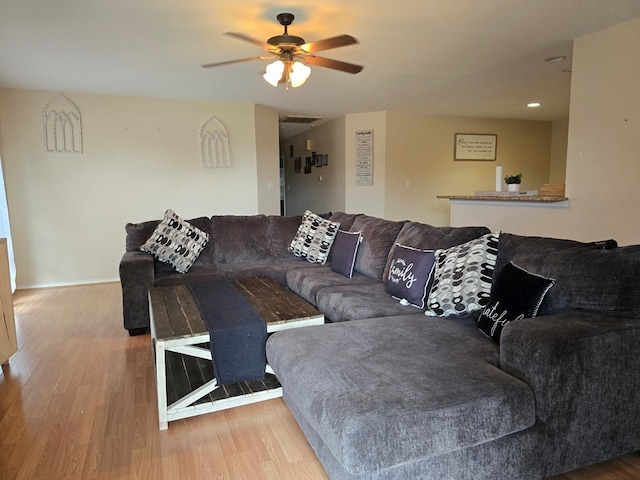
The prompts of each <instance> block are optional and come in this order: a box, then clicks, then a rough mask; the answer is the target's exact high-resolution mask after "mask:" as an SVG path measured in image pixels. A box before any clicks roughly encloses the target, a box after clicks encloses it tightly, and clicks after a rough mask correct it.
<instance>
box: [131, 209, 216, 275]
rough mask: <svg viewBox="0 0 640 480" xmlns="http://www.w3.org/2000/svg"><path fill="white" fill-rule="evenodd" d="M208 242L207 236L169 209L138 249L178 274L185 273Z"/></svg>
mask: <svg viewBox="0 0 640 480" xmlns="http://www.w3.org/2000/svg"><path fill="white" fill-rule="evenodd" d="M208 241H209V234H208V233H205V232H203V231H202V230H200V229H199V228H197V227H194V226H193V225H191V224H190V223H189V222H187V221H186V220H183V219H182V218H180V217H179V216H178V215H176V213H175V212H174V211H173V210H171V209H169V210H167V211H166V212H164V219H163V220H162V222H160V224H159V225H158V226H157V227H156V229H155V230H154V231H153V233H152V234H151V236H150V237H149V239H148V240H147V241H146V242H145V243H144V245H142V246H141V247H140V250H142V251H143V252H149V253H151V254H153V256H154V257H156V258H157V259H158V260H160V261H162V262H166V263H168V264H169V265H171V266H172V267H173V268H175V269H176V270H177V271H178V272H180V273H185V272H187V271H188V270H189V269H190V268H191V266H192V265H193V264H194V263H195V261H196V260H197V259H198V255H200V252H201V251H202V249H203V248H204V247H205V245H206V244H207V242H208Z"/></svg>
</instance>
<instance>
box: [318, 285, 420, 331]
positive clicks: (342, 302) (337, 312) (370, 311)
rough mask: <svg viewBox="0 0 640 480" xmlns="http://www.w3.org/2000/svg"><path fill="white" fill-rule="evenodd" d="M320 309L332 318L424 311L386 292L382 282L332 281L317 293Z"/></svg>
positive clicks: (356, 318)
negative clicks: (338, 283) (399, 300)
mask: <svg viewBox="0 0 640 480" xmlns="http://www.w3.org/2000/svg"><path fill="white" fill-rule="evenodd" d="M316 300H317V307H318V310H320V311H321V312H323V313H324V315H325V318H327V319H328V320H329V321H331V322H344V321H347V320H360V319H363V318H373V317H386V316H395V315H407V314H412V313H419V312H422V311H423V309H420V308H417V307H415V306H413V305H402V304H401V303H400V302H398V300H396V299H395V298H393V297H392V296H391V295H389V294H388V293H387V287H386V285H385V284H384V283H382V282H375V283H365V284H349V285H335V284H334V285H332V286H328V287H324V288H321V289H320V290H318V292H317V293H316Z"/></svg>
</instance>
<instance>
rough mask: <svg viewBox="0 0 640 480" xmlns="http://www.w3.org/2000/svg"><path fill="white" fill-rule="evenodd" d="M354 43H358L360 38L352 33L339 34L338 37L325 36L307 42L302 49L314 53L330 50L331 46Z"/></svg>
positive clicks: (343, 45) (336, 46)
mask: <svg viewBox="0 0 640 480" xmlns="http://www.w3.org/2000/svg"><path fill="white" fill-rule="evenodd" d="M354 43H358V40H356V39H355V38H354V37H352V36H351V35H338V36H337V37H331V38H325V39H324V40H318V41H317V42H309V43H305V44H304V45H302V46H301V47H300V49H301V50H304V51H305V52H307V53H313V52H321V51H323V50H329V49H330V48H338V47H345V46H347V45H353V44H354Z"/></svg>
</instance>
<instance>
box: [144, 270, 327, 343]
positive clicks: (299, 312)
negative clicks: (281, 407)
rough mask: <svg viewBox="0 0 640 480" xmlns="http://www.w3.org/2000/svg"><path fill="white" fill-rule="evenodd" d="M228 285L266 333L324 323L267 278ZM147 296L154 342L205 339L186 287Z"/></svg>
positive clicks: (309, 307)
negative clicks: (249, 307)
mask: <svg viewBox="0 0 640 480" xmlns="http://www.w3.org/2000/svg"><path fill="white" fill-rule="evenodd" d="M231 283H232V284H233V285H234V286H235V287H236V289H238V291H239V292H240V293H242V295H243V296H244V297H245V298H246V299H247V300H248V301H249V303H251V305H252V306H253V308H255V309H256V311H257V312H258V313H259V314H260V316H261V317H262V318H263V319H264V320H265V322H266V323H267V332H269V333H271V332H275V331H278V330H283V329H286V328H292V327H297V326H303V325H302V324H303V323H307V321H309V322H311V323H313V324H318V323H324V314H323V313H322V312H320V311H319V310H317V309H316V308H315V307H314V306H313V305H311V304H309V303H307V302H306V301H305V300H304V299H302V298H300V297H299V296H298V295H296V294H295V293H293V292H292V291H291V290H287V289H286V288H284V287H282V286H280V285H278V284H277V283H276V282H274V281H273V280H271V279H270V278H268V277H250V278H242V279H237V280H234V281H232V282H231ZM149 295H150V298H151V302H152V304H153V314H154V318H155V330H156V332H155V335H156V337H155V338H156V339H159V340H168V339H175V338H187V337H191V336H201V335H208V331H207V327H206V325H205V323H204V320H203V319H202V316H201V315H200V311H199V310H198V307H197V305H196V303H195V300H194V298H193V296H192V295H191V291H190V290H189V287H188V286H187V285H174V286H169V287H153V288H151V289H150V291H149ZM293 323H296V325H293ZM289 324H291V325H289Z"/></svg>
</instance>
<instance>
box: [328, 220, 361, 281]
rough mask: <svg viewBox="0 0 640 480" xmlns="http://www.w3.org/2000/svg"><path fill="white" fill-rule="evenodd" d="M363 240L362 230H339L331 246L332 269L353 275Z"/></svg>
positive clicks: (346, 274)
mask: <svg viewBox="0 0 640 480" xmlns="http://www.w3.org/2000/svg"><path fill="white" fill-rule="evenodd" d="M361 241H362V234H361V233H360V232H345V231H344V230H338V234H337V235H336V238H335V240H334V241H333V246H332V247H331V270H333V271H334V272H336V273H339V274H340V275H344V276H345V277H349V278H351V277H352V276H353V267H354V265H355V264H356V254H357V253H358V246H359V245H360V242H361Z"/></svg>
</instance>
